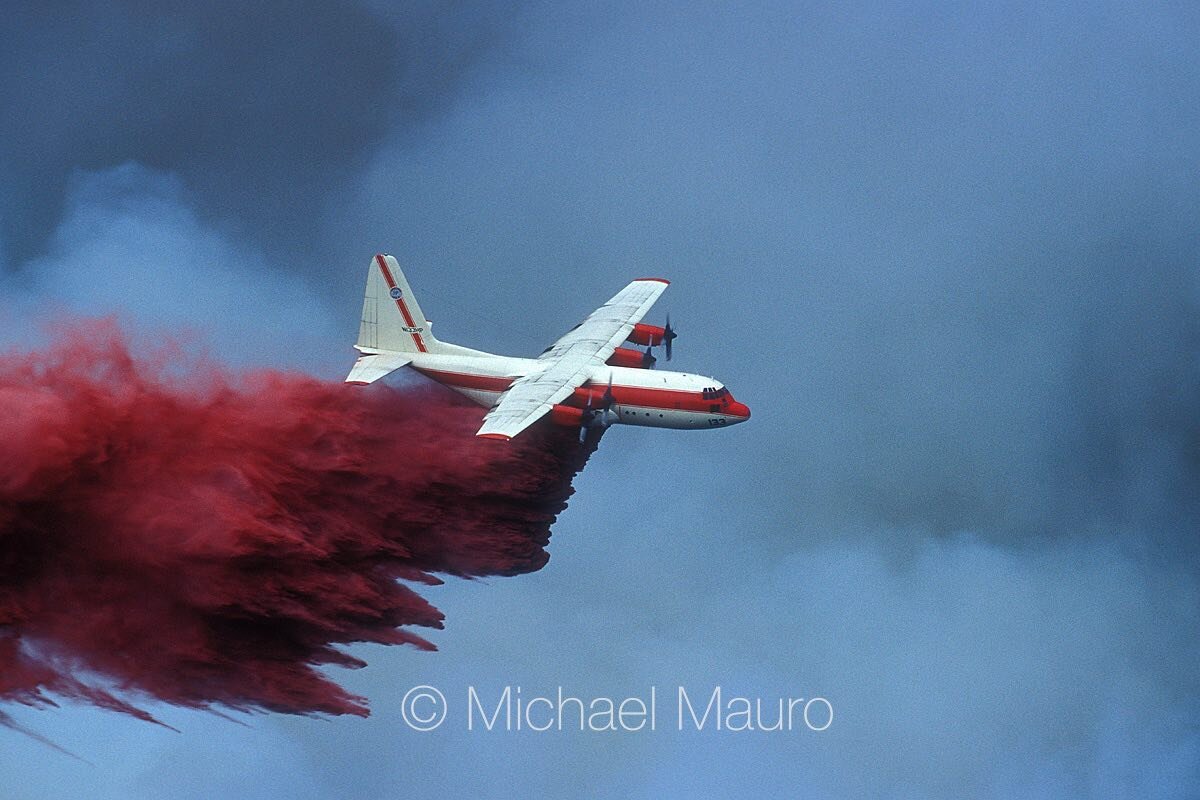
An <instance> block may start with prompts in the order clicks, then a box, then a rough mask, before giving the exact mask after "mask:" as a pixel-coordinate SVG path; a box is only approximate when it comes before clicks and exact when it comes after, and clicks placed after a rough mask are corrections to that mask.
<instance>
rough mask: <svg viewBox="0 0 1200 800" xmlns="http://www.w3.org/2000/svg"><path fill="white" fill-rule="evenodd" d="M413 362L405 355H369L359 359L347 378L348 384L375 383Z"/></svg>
mask: <svg viewBox="0 0 1200 800" xmlns="http://www.w3.org/2000/svg"><path fill="white" fill-rule="evenodd" d="M411 361H412V359H411V358H409V357H408V356H407V355H405V354H404V353H368V354H366V355H361V356H359V357H358V361H356V362H354V368H353V369H351V370H350V374H349V375H347V376H346V383H358V384H366V383H374V382H375V381H377V380H379V379H380V378H382V377H383V376H384V375H387V374H388V373H389V372H394V371H395V370H398V369H400V368H401V367H403V366H404V365H405V364H408V363H410V362H411Z"/></svg>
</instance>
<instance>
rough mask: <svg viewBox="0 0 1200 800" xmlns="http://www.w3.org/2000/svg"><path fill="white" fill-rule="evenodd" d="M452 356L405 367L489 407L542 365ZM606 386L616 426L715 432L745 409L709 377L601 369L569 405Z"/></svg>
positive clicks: (425, 357)
mask: <svg viewBox="0 0 1200 800" xmlns="http://www.w3.org/2000/svg"><path fill="white" fill-rule="evenodd" d="M446 347H447V348H453V349H455V350H458V351H460V352H456V353H436V354H435V353H413V354H411V357H412V362H411V363H410V364H409V366H410V367H412V368H413V369H415V370H416V371H417V372H420V373H421V374H422V375H425V376H426V377H428V378H431V379H432V380H435V381H437V382H438V383H440V384H442V385H443V386H446V387H448V388H450V389H453V390H454V391H456V392H458V393H460V394H462V395H464V396H466V397H469V398H470V399H471V400H473V401H474V402H476V403H478V404H479V405H481V406H483V407H485V408H490V407H491V406H492V405H494V404H495V402H496V400H497V398H499V397H500V394H501V393H502V392H504V390H506V389H507V388H508V387H509V385H510V384H511V383H512V382H513V380H514V379H516V378H519V377H522V376H524V375H528V374H531V373H533V372H535V371H537V370H539V369H544V368H545V367H546V366H547V365H546V364H545V363H544V362H542V361H538V360H537V359H535V358H516V357H511V356H498V355H493V354H491V353H485V352H482V351H479V350H471V349H469V348H465V347H461V348H460V347H458V346H456V345H446ZM610 380H611V383H612V395H613V401H614V406H613V410H614V411H615V412H616V414H617V418H616V421H617V422H619V423H620V424H622V425H643V426H647V427H652V428H677V429H696V428H720V427H724V426H727V425H734V424H736V423H738V422H744V421H745V420H747V419H749V418H750V409H749V408H747V407H746V406H745V405H744V404H742V403H739V402H737V401H736V400H734V399H733V396H732V395H731V394H729V392H728V390H727V389H725V387H724V385H723V384H722V383H721V382H720V381H717V380H715V379H713V378H705V377H701V376H699V375H691V374H689V373H686V372H671V371H669V370H657V369H636V368H633V367H616V366H609V365H604V366H600V367H595V368H593V370H592V375H591V377H590V378H589V380H588V381H587V382H586V383H585V384H584V385H583V386H581V387H579V388H578V389H576V390H575V394H574V396H573V398H572V399H573V402H572V405H576V406H578V407H582V406H584V405H585V404H586V403H587V398H588V396H589V395H590V396H591V398H592V402H593V403H598V402H599V400H600V397H601V396H602V395H603V394H604V392H605V391H606V390H607V389H608V387H609V382H610Z"/></svg>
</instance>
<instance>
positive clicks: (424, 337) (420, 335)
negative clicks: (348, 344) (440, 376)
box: [355, 253, 442, 353]
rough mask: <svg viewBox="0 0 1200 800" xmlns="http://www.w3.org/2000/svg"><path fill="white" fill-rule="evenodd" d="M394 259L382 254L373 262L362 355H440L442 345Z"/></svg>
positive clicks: (364, 312) (365, 299) (360, 346)
mask: <svg viewBox="0 0 1200 800" xmlns="http://www.w3.org/2000/svg"><path fill="white" fill-rule="evenodd" d="M431 328H432V323H431V322H430V321H429V320H428V319H426V318H425V312H423V311H421V305H420V303H418V302H417V298H416V295H414V294H413V291H412V289H411V288H410V287H409V285H408V280H407V279H405V277H404V272H403V271H401V269H400V264H399V262H397V261H396V258H395V256H389V255H385V254H383V253H381V254H379V255H377V256H375V258H373V259H372V260H371V266H370V268H369V269H368V271H367V288H366V291H365V292H364V294H363V310H362V322H361V323H360V325H359V327H358V343H357V345H355V346H356V347H357V348H358V350H359V351H362V352H366V353H375V352H379V351H388V352H391V353H437V352H439V351H441V349H442V345H441V342H439V341H438V340H437V339H436V338H434V335H433V332H432V330H431Z"/></svg>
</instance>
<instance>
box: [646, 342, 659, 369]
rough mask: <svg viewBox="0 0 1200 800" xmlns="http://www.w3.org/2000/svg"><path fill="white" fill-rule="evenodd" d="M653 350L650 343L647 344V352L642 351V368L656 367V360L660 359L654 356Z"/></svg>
mask: <svg viewBox="0 0 1200 800" xmlns="http://www.w3.org/2000/svg"><path fill="white" fill-rule="evenodd" d="M653 350H654V348H652V347H651V346H650V345H646V352H644V353H642V369H654V362H655V361H658V359H657V358H655V357H654V353H653Z"/></svg>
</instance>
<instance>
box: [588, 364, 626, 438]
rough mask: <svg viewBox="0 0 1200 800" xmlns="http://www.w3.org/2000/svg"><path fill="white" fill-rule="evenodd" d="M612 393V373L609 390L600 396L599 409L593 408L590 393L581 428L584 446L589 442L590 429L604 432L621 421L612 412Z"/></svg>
mask: <svg viewBox="0 0 1200 800" xmlns="http://www.w3.org/2000/svg"><path fill="white" fill-rule="evenodd" d="M614 404H615V403H614V399H613V393H612V373H611V372H610V373H608V388H607V389H605V390H604V394H603V395H601V396H600V407H599V409H593V408H592V393H591V392H588V399H587V405H586V406H584V409H583V419H582V424H581V425H580V426H579V443H580V444H582V443H583V442H585V441H586V440H587V433H588V429H589V428H599V429H600V430H604V429H605V428H607V427H608V426H609V425H612V424H613V423H615V422H616V421H617V420H619V419H620V415H619V414H617V412H615V411H613V410H612V407H613V405H614Z"/></svg>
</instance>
